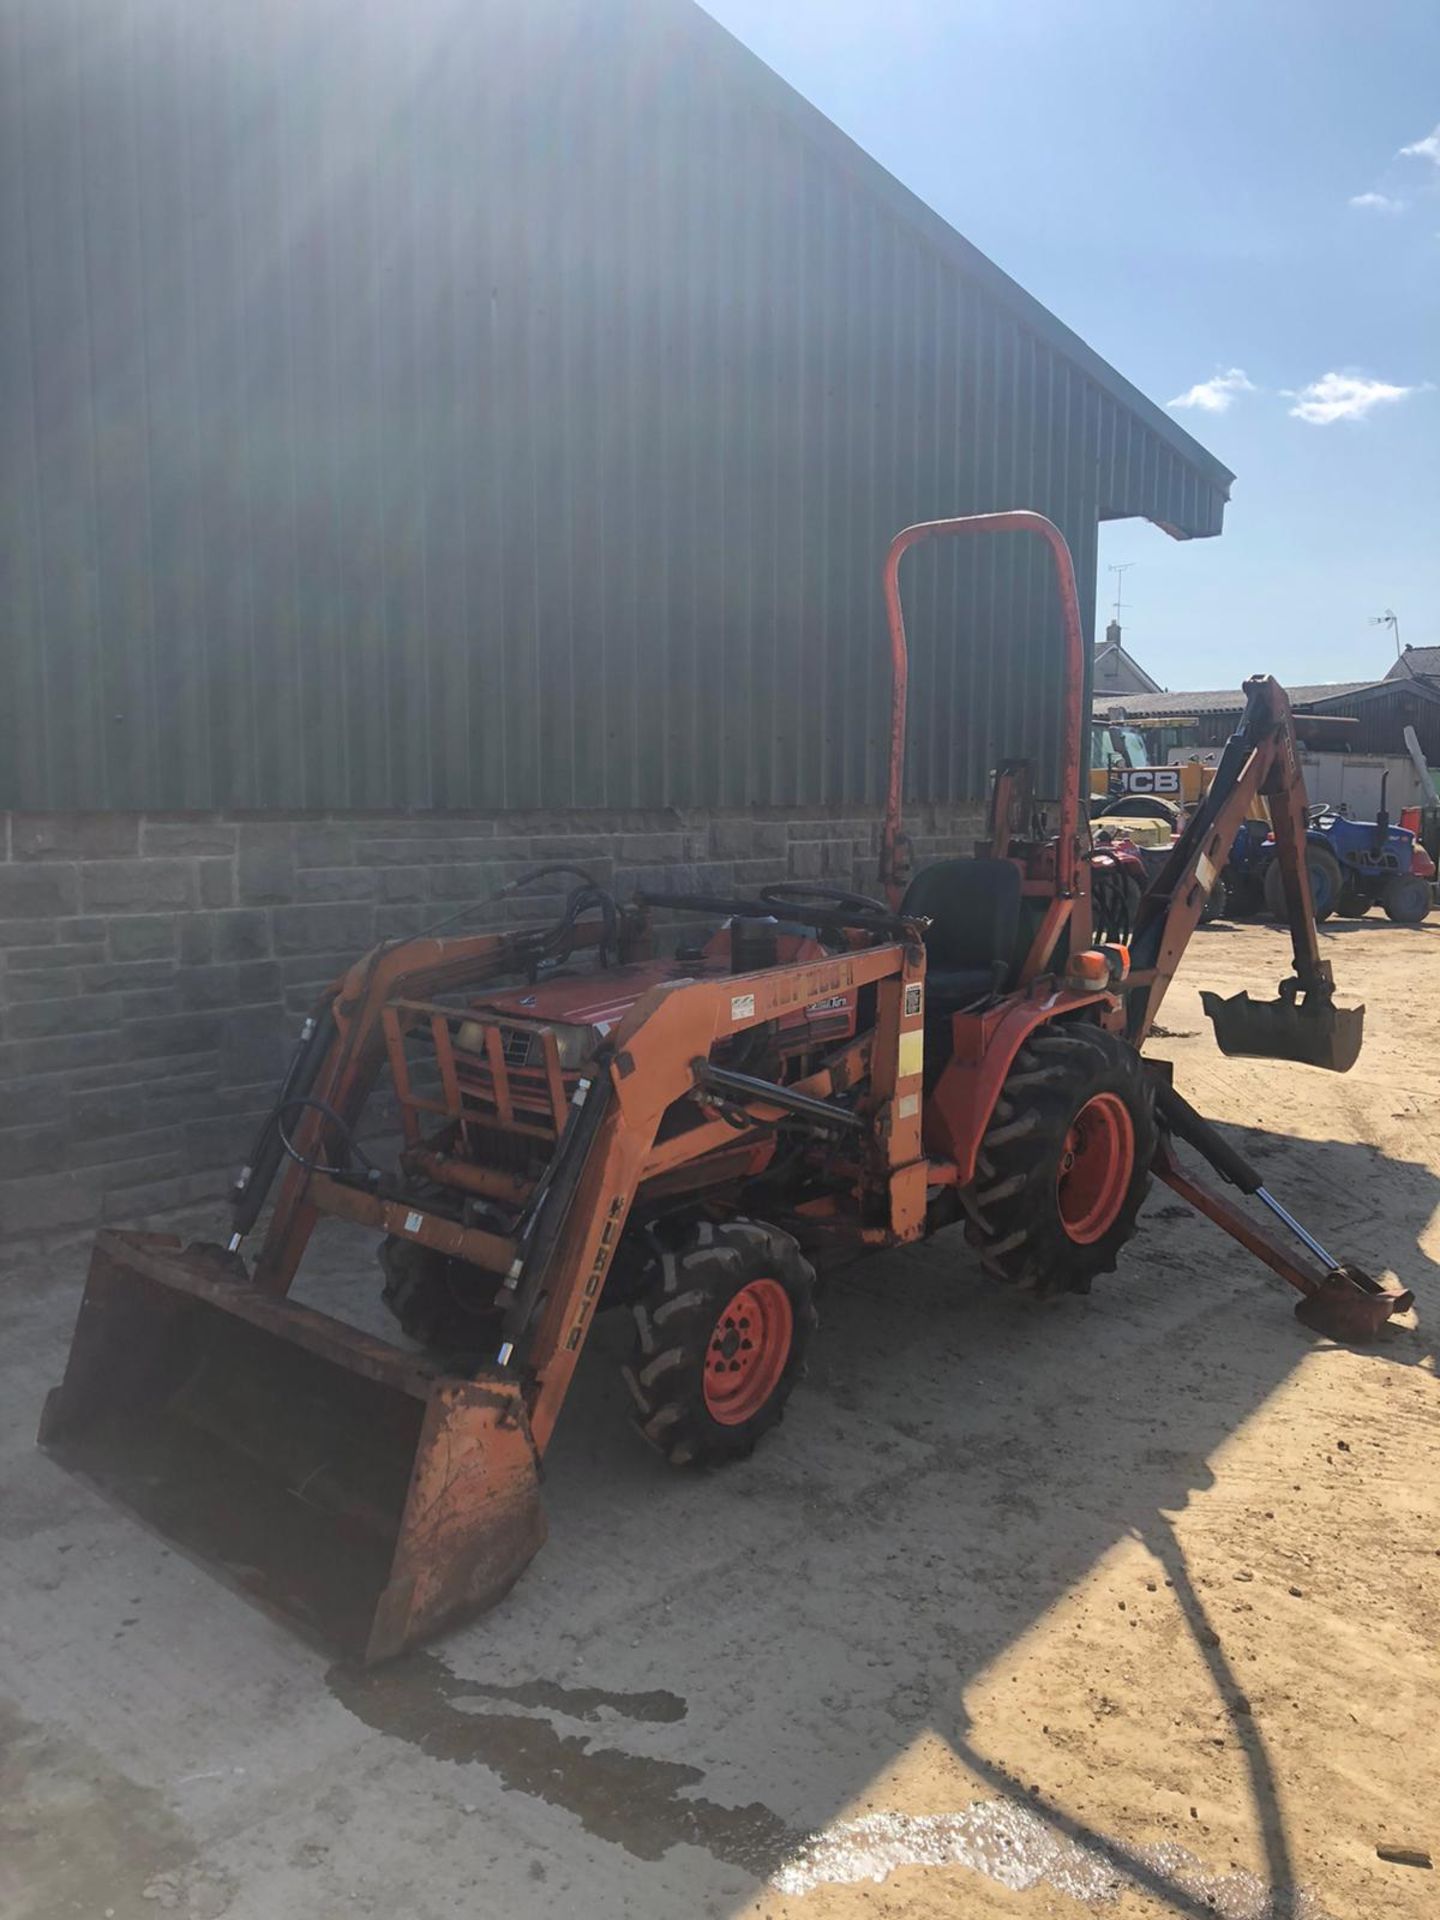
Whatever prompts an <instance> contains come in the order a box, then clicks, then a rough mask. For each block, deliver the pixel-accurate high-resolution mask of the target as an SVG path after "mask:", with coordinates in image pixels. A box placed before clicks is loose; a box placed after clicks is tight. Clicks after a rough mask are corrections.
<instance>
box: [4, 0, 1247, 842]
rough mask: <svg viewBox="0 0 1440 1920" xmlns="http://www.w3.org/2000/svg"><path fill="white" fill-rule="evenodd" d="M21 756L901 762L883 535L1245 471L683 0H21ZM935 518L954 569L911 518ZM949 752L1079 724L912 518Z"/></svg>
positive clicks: (1210, 493) (628, 794)
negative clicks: (888, 680)
mask: <svg viewBox="0 0 1440 1920" xmlns="http://www.w3.org/2000/svg"><path fill="white" fill-rule="evenodd" d="M0 36H3V46H0V80H3V85H4V87H5V89H6V91H5V95H4V98H3V101H0V142H3V151H0V258H3V259H4V260H5V262H6V271H5V273H4V275H3V276H0V436H3V442H0V444H3V469H0V570H3V571H0V605H3V607H4V629H3V630H4V634H5V654H6V685H7V698H6V700H5V702H4V703H3V705H0V713H3V719H0V729H3V734H0V782H3V789H0V807H9V808H47V809H78V808H92V809H136V808H167V809H177V808H200V809H204V808H274V809H298V808H330V809H350V808H366V809H373V808H390V809H394V808H417V809H418V808H486V809H490V808H509V807H536V806H547V807H561V808H592V807H624V806H630V807H634V806H647V807H649V806H666V805H679V806H694V807H726V806H729V807H734V806H740V805H748V804H751V803H757V804H766V805H782V804H787V803H792V802H793V803H796V804H800V805H807V806H810V805H832V804H841V803H854V804H865V803H869V802H872V801H873V800H874V799H875V798H876V797H877V793H878V784H879V779H880V741H881V737H882V735H883V731H884V706H885V702H884V693H883V689H884V685H885V666H884V655H883V642H882V634H883V628H882V623H881V610H880V600H879V586H878V576H879V566H880V560H881V557H882V554H883V551H884V545H885V542H886V540H887V538H888V537H889V535H890V534H891V533H892V532H893V531H894V530H895V529H896V528H897V527H899V526H900V525H902V524H903V523H905V522H907V521H909V520H913V519H917V518H923V517H928V516H931V515H935V514H942V513H954V512H960V511H969V510H975V509H984V508H1001V507H1009V506H1033V507H1038V508H1040V509H1041V510H1043V511H1044V512H1046V513H1048V514H1050V515H1051V516H1052V517H1053V518H1054V519H1056V520H1057V521H1058V522H1059V524H1060V525H1061V527H1062V528H1063V529H1064V530H1065V532H1066V533H1067V535H1068V537H1069V539H1070V542H1071V544H1072V547H1073V549H1074V552H1075V556H1076V561H1077V565H1078V570H1079V576H1080V581H1081V588H1082V593H1083V595H1084V598H1085V603H1086V608H1087V612H1088V611H1089V608H1090V606H1091V604H1092V603H1093V600H1094V582H1095V553H1096V535H1097V528H1098V525H1099V522H1100V521H1101V520H1104V519H1115V518H1123V517H1128V516H1136V515H1143V516H1145V517H1146V518H1149V519H1151V520H1153V521H1156V522H1158V523H1159V524H1161V525H1162V526H1164V527H1165V528H1166V529H1167V530H1168V531H1170V532H1172V533H1174V534H1175V535H1177V536H1179V537H1191V536H1199V535H1209V534H1215V533H1218V532H1219V531H1220V527H1221V519H1222V513H1223V508H1224V504H1225V501H1226V498H1227V494H1228V488H1229V484H1230V480H1231V476H1230V474H1229V473H1228V472H1226V470H1225V469H1224V468H1223V467H1222V466H1220V465H1219V463H1218V462H1217V461H1215V460H1214V459H1213V458H1212V457H1211V456H1210V455H1209V454H1207V453H1206V452H1205V451H1204V449H1202V448H1201V447H1200V446H1198V445H1197V444H1196V442H1195V441H1193V440H1192V439H1191V438H1190V437H1189V436H1188V435H1187V434H1185V433H1184V432H1183V431H1182V430H1181V429H1180V428H1179V427H1178V426H1176V425H1175V423H1174V422H1173V421H1171V420H1170V419H1169V418H1168V417H1167V416H1166V415H1165V414H1163V413H1162V412H1161V411H1159V410H1158V409H1157V408H1156V407H1155V406H1153V405H1152V404H1151V403H1150V402H1149V401H1147V400H1146V399H1144V398H1143V396H1141V395H1140V394H1139V393H1138V392H1136V391H1135V390H1134V389H1133V388H1132V387H1131V386H1129V385H1128V384H1127V383H1126V382H1125V381H1124V380H1123V379H1122V378H1121V377H1120V376H1119V375H1118V374H1117V373H1115V372H1114V370H1113V369H1112V368H1110V367H1109V366H1107V365H1106V364H1105V363H1104V362H1103V361H1101V360H1100V359H1099V358H1098V357H1097V356H1096V355H1095V354H1094V353H1092V352H1091V351H1090V350H1089V348H1087V347H1086V346H1085V345H1084V343H1083V342H1081V341H1080V340H1079V339H1077V338H1076V337H1075V335H1073V334H1072V333H1070V332H1069V331H1068V330H1067V329H1066V328H1065V327H1064V326H1062V325H1061V324H1060V323H1059V322H1058V321H1057V320H1055V319H1054V318H1053V317H1052V316H1051V315H1050V314H1048V313H1047V312H1046V311H1045V310H1044V309H1043V308H1042V307H1041V306H1039V305H1038V304H1037V303H1036V302H1035V301H1034V300H1033V299H1031V298H1030V297H1029V296H1028V295H1027V294H1025V293H1024V292H1023V291H1022V290H1021V289H1020V288H1019V287H1018V286H1016V285H1015V284H1014V283H1013V282H1012V281H1011V280H1009V279H1008V278H1007V277H1006V276H1005V275H1004V274H1003V273H1002V272H1000V271H999V269H998V268H996V267H995V266H994V265H992V264H991V262H990V261H989V260H987V259H986V258H984V257H983V256H982V255H981V254H979V253H978V252H977V251H976V250H975V249H974V248H973V247H971V246H969V245H968V244H967V243H966V242H965V241H964V240H963V239H961V238H960V236H959V235H958V234H956V233H955V232H953V231H952V230H951V229H950V228H949V227H948V226H947V225H946V224H945V223H944V222H943V221H942V220H940V219H939V218H938V217H937V216H936V215H935V214H934V213H932V212H931V211H930V210H929V209H928V208H926V207H925V206H924V205H922V204H921V203H920V202H919V201H918V200H917V199H916V198H915V197H914V196H913V195H911V194H910V193H908V192H907V191H906V190H905V189H904V188H903V187H902V186H900V185H899V184H898V182H896V181H895V180H894V179H893V178H891V177H890V176H889V175H888V174H886V173H885V172H884V171H883V170H882V169H881V168H880V167H878V166H877V165H876V164H875V163H874V162H873V161H871V160H870V159H869V158H868V157H867V156H866V155H865V154H864V153H862V152H861V151H860V150H859V149H858V148H857V147H856V146H855V145H854V144H853V143H852V142H851V141H849V140H848V139H847V138H846V137H845V136H844V135H843V134H841V133H840V132H839V131H838V130H837V129H836V128H835V127H834V126H833V125H831V124H830V123H829V122H828V121H826V120H825V119H824V118H823V116H821V115H820V114H819V113H817V112H816V111H814V110H813V109H812V108H811V107H809V106H808V105H807V104H806V103H805V102H804V101H803V100H802V99H800V98H799V97H798V96H797V95H796V94H795V93H794V92H793V91H792V90H791V89H790V88H789V87H788V86H786V85H785V84H784V83H783V82H781V81H780V80H779V79H778V78H777V77H776V76H775V75H774V74H773V73H772V72H770V70H769V69H768V68H766V67H765V66H764V65H763V64H762V63H761V62H759V61H758V60H756V59H755V58H754V57H753V56H751V55H750V54H749V53H748V52H747V51H746V50H745V49H744V48H743V47H741V46H740V45H739V44H738V43H737V42H736V41H735V40H733V39H732V38H731V37H730V36H729V35H728V34H727V33H725V32H724V30H723V29H721V28H720V27H719V26H718V25H717V24H716V23H715V22H714V21H712V20H711V19H710V18H709V16H707V15H706V14H704V13H703V12H702V11H701V10H700V9H699V8H698V7H696V6H693V5H691V4H689V0H606V4H603V5H600V4H593V3H592V4H585V3H584V0H463V3H462V0H410V4H409V5H406V6H403V7H401V6H391V5H388V4H386V5H370V6H366V7H362V8H359V9H357V8H356V7H355V6H353V5H351V4H346V5H343V6H342V5H340V4H338V3H337V0H283V4H282V0H269V3H268V4H266V3H258V4H257V0H209V3H208V4H206V5H204V6H196V5H194V4H191V3H190V0H133V4H131V5H128V6H125V7H96V6H94V5H92V4H87V0H12V4H11V5H9V6H8V7H7V8H6V9H5V11H4V16H3V25H0ZM925 564H929V565H930V567H931V569H932V571H931V572H929V573H928V574H927V573H926V572H925V571H924V565H925ZM913 582H914V590H915V618H914V648H915V655H916V658H915V666H914V678H913V687H912V702H911V712H912V722H911V725H912V739H911V757H910V772H909V778H910V787H911V792H912V795H913V797H915V798H917V799H920V800H926V801H935V802H942V801H955V800H961V799H965V798H968V797H970V796H973V795H975V794H976V793H977V792H979V791H980V789H981V788H982V786H983V782H984V778H985V772H986V768H987V765H988V763H989V761H990V759H991V758H992V757H993V755H994V754H995V752H997V751H998V750H1000V749H1001V748H1004V749H1008V750H1027V751H1030V752H1032V753H1034V754H1035V755H1037V756H1038V757H1039V758H1040V759H1041V760H1042V761H1046V760H1047V759H1048V758H1049V757H1050V756H1051V754H1052V750H1053V745H1054V740H1053V722H1054V718H1055V716H1054V714H1053V712H1052V710H1051V708H1052V702H1051V700H1050V698H1049V693H1048V689H1049V688H1051V687H1053V685H1054V683H1055V679H1056V677H1057V669H1056V661H1057V660H1058V622H1057V620H1056V619H1055V617H1054V610H1053V606H1052V603H1051V600H1050V596H1049V592H1048V586H1047V582H1046V579H1045V576H1044V573H1043V570H1042V565H1041V561H1040V559H1039V557H1038V556H1035V555H1031V554H1029V553H1025V552H1020V551H1014V552H1012V551H1008V550H989V551H987V550H981V549H977V550H975V552H974V553H973V555H967V556H963V557H962V556H958V555H953V554H947V555H945V556H943V558H941V559H932V560H930V561H929V562H928V563H920V562H917V563H916V570H915V574H914V576H913Z"/></svg>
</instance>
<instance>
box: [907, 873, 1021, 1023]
mask: <svg viewBox="0 0 1440 1920" xmlns="http://www.w3.org/2000/svg"><path fill="white" fill-rule="evenodd" d="M1020 886H1021V879H1020V869H1019V867H1017V866H1016V865H1015V863H1014V861H1013V860H937V861H936V862H935V864H934V866H931V867H922V868H921V870H920V872H919V873H917V874H916V875H915V878H914V879H913V880H912V881H911V882H910V885H909V886H908V887H907V888H906V890H905V898H904V900H903V901H902V902H901V906H900V911H901V912H902V913H909V914H914V915H916V917H917V918H920V919H926V920H928V921H929V922H930V926H929V929H928V930H927V932H926V935H925V960H926V965H925V986H926V998H927V1000H928V1001H929V1004H930V1008H931V1010H932V1011H933V1012H935V1013H954V1012H956V1011H957V1010H958V1009H959V1008H960V1007H964V1006H968V1005H969V1004H970V1003H971V1001H973V1000H978V999H980V997H981V996H982V995H983V994H987V993H990V992H991V991H992V990H993V989H994V987H995V985H996V982H997V979H1000V980H1001V981H1002V982H1003V978H1004V972H1008V970H1009V968H1010V966H1011V963H1012V961H1013V959H1014V955H1015V944H1016V939H1017V937H1018V935H1019V931H1020ZM1002 969H1003V970H1004V971H1003V972H1002V971H1000V970H1002Z"/></svg>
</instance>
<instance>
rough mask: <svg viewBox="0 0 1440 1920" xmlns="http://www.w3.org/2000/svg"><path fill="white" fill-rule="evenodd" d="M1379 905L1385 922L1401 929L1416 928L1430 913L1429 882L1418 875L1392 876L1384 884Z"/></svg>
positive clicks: (1397, 874) (1396, 874) (1402, 874)
mask: <svg viewBox="0 0 1440 1920" xmlns="http://www.w3.org/2000/svg"><path fill="white" fill-rule="evenodd" d="M1380 904H1381V906H1382V907H1383V908H1384V909H1385V917H1386V919H1387V920H1393V921H1394V922H1395V924H1396V925H1397V926H1401V927H1418V926H1419V924H1420V922H1421V921H1422V920H1423V919H1424V918H1425V916H1426V915H1427V914H1428V913H1429V911H1430V906H1431V893H1430V882H1429V881H1428V880H1422V879H1421V878H1420V876H1419V874H1418V873H1395V874H1392V875H1391V876H1390V878H1389V879H1388V880H1387V881H1386V882H1385V886H1384V889H1383V891H1382V892H1381V895H1380Z"/></svg>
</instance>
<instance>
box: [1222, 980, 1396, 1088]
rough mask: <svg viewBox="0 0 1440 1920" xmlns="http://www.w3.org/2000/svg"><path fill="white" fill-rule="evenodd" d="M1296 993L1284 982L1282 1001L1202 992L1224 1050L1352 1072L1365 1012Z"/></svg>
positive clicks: (1317, 997)
mask: <svg viewBox="0 0 1440 1920" xmlns="http://www.w3.org/2000/svg"><path fill="white" fill-rule="evenodd" d="M1287 988H1290V989H1292V990H1291V991H1289V992H1287V991H1286V989H1287ZM1293 989H1294V982H1293V981H1289V980H1287V981H1285V982H1284V983H1283V984H1282V985H1281V988H1280V998H1279V999H1278V1000H1252V999H1251V998H1250V996H1249V994H1248V993H1237V994H1233V995H1232V996H1231V998H1230V999H1228V1000H1222V999H1221V997H1220V995H1219V994H1218V993H1203V992H1202V993H1201V995H1200V999H1201V1002H1202V1004H1203V1005H1204V1008H1205V1011H1206V1013H1207V1014H1209V1016H1210V1019H1211V1022H1212V1024H1213V1025H1214V1028H1215V1039H1216V1041H1217V1042H1218V1044H1219V1047H1220V1051H1221V1052H1222V1053H1232V1054H1249V1055H1257V1056H1259V1058H1261V1059H1264V1060H1298V1061H1299V1062H1300V1064H1301V1065H1302V1066H1306V1067H1328V1068H1329V1069H1330V1070H1331V1072H1332V1073H1348V1072H1349V1071H1350V1069H1351V1067H1353V1066H1354V1064H1355V1062H1356V1061H1357V1060H1358V1059H1359V1057H1360V1042H1361V1039H1362V1038H1363V1033H1364V1026H1365V1009H1364V1007H1337V1006H1336V1005H1335V1003H1334V1002H1333V1001H1332V1000H1329V999H1325V998H1323V997H1321V996H1319V995H1316V994H1311V995H1308V996H1307V997H1306V998H1305V1000H1303V1001H1301V1000H1300V999H1299V997H1298V995H1297V993H1296V992H1295V991H1294V990H1293Z"/></svg>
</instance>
